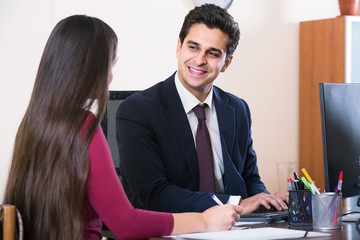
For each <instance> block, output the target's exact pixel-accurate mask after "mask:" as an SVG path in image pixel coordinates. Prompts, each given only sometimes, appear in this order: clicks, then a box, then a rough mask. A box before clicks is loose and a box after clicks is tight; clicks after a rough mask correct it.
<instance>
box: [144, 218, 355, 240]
mask: <svg viewBox="0 0 360 240" xmlns="http://www.w3.org/2000/svg"><path fill="white" fill-rule="evenodd" d="M244 226H245V225H244ZM248 226H250V227H251V228H259V227H277V228H291V229H298V230H308V231H316V232H326V233H330V234H331V236H330V237H316V238H303V239H314V240H315V239H316V240H325V239H326V240H328V239H342V240H345V239H349V240H350V239H351V240H352V239H360V229H359V228H357V227H356V226H355V223H353V222H343V224H342V226H343V227H342V229H341V230H330V231H317V230H313V229H312V227H301V228H300V227H296V228H295V227H290V226H289V225H288V222H279V223H269V224H255V225H248ZM171 239H174V238H164V237H163V238H150V240H171Z"/></svg>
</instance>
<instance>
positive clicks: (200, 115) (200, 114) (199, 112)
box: [193, 104, 207, 120]
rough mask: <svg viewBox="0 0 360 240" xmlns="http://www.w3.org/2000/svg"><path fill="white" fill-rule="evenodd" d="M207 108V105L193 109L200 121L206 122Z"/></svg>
mask: <svg viewBox="0 0 360 240" xmlns="http://www.w3.org/2000/svg"><path fill="white" fill-rule="evenodd" d="M206 107H207V105H206V104H204V105H202V106H200V105H197V106H196V107H194V108H193V111H194V113H195V115H196V117H197V118H198V119H199V120H206V114H205V109H206Z"/></svg>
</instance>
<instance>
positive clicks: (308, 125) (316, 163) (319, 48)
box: [299, 16, 360, 191]
mask: <svg viewBox="0 0 360 240" xmlns="http://www.w3.org/2000/svg"><path fill="white" fill-rule="evenodd" d="M299 64H300V66H299V74H300V76H299V167H300V169H301V168H306V170H307V172H308V173H309V174H310V176H311V177H312V178H313V180H314V181H315V182H316V185H317V187H318V188H321V191H323V190H324V186H325V183H324V167H323V166H324V164H323V154H322V135H321V119H320V98H319V83H321V82H332V83H344V82H347V83H350V82H360V17H357V16H341V17H336V18H332V19H323V20H315V21H307V22H301V23H300V61H299Z"/></svg>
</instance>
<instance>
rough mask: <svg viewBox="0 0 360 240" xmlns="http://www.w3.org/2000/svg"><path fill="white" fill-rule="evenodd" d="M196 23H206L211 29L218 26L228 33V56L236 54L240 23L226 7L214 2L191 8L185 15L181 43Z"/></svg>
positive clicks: (180, 36)
mask: <svg viewBox="0 0 360 240" xmlns="http://www.w3.org/2000/svg"><path fill="white" fill-rule="evenodd" d="M196 23H202V24H205V25H206V26H207V27H208V28H210V29H214V28H216V29H219V30H221V31H222V32H223V33H225V34H227V35H228V36H229V41H228V43H227V45H226V50H227V56H226V57H230V56H232V55H233V54H234V51H235V49H236V47H237V45H238V43H239V39H240V29H239V25H238V23H237V22H235V20H234V18H233V17H232V16H231V15H230V14H229V13H228V12H227V11H226V10H225V9H223V8H221V7H219V6H216V5H214V4H204V5H201V6H200V7H195V8H194V9H193V10H191V11H190V12H189V13H188V14H187V15H186V16H185V19H184V22H183V25H182V27H181V31H180V34H179V38H180V42H181V45H182V44H183V43H184V39H185V37H186V36H187V35H188V33H189V30H190V28H191V27H192V26H193V25H194V24H196Z"/></svg>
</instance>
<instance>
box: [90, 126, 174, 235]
mask: <svg viewBox="0 0 360 240" xmlns="http://www.w3.org/2000/svg"><path fill="white" fill-rule="evenodd" d="M89 156H90V170H89V179H88V196H89V200H90V203H91V204H92V206H93V208H94V210H95V211H96V212H97V214H98V215H99V216H100V218H101V219H102V220H103V222H104V223H105V225H106V226H107V227H108V228H109V229H110V230H111V231H112V232H113V233H114V234H115V235H116V236H117V237H118V238H119V239H134V238H137V239H139V238H148V237H151V236H164V235H170V234H171V231H172V229H173V227H174V218H173V216H172V214H170V213H161V212H152V211H145V210H141V209H135V208H133V206H132V205H131V203H130V202H129V200H128V198H127V196H126V194H125V191H124V189H123V187H122V185H121V182H120V180H119V178H118V176H117V174H116V171H115V168H114V164H113V161H112V157H111V153H110V150H109V147H108V145H107V141H106V139H105V136H104V134H103V132H102V129H101V128H100V127H98V128H97V130H96V132H95V134H94V136H93V138H92V139H91V141H90V145H89Z"/></svg>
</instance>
